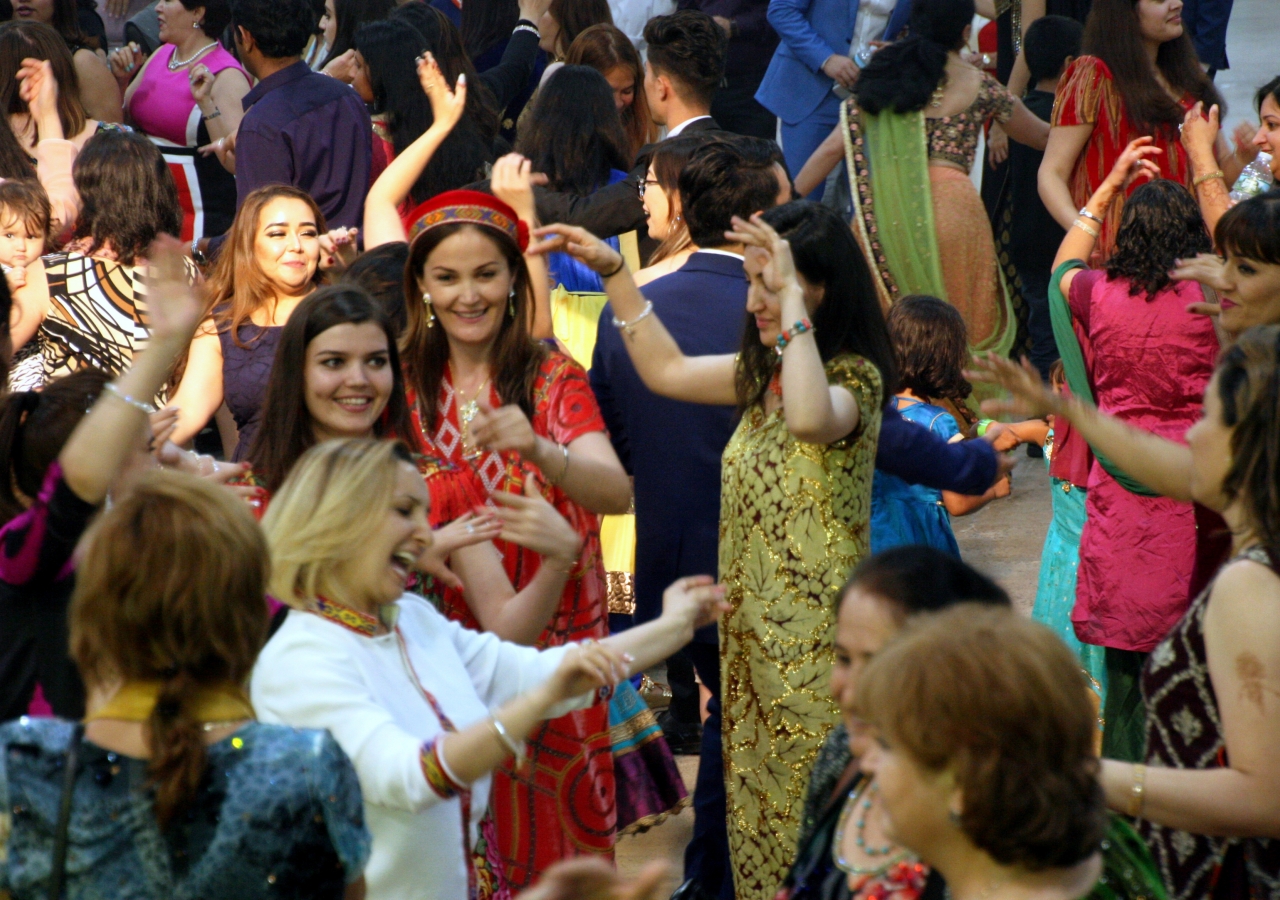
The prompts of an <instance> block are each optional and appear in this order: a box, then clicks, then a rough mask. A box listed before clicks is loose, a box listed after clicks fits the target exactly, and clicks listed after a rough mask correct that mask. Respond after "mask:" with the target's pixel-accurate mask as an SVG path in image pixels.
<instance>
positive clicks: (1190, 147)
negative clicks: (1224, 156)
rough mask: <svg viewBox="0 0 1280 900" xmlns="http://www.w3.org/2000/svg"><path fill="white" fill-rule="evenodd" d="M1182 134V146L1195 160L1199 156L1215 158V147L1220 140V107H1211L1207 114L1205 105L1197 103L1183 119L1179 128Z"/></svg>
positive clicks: (1215, 105)
mask: <svg viewBox="0 0 1280 900" xmlns="http://www.w3.org/2000/svg"><path fill="white" fill-rule="evenodd" d="M1178 131H1179V132H1181V134H1182V146H1184V147H1186V148H1187V153H1189V154H1190V155H1191V157H1192V158H1193V159H1194V158H1196V157H1197V156H1200V157H1202V158H1203V157H1207V158H1209V159H1212V158H1213V145H1214V144H1215V143H1216V142H1217V140H1218V105H1217V104H1216V103H1215V104H1214V105H1213V106H1211V107H1209V112H1208V115H1206V114H1205V109H1204V103H1203V102H1201V103H1197V104H1196V105H1195V106H1193V107H1191V109H1189V110H1187V114H1186V115H1185V116H1183V118H1182V125H1181V126H1180V127H1179V128H1178Z"/></svg>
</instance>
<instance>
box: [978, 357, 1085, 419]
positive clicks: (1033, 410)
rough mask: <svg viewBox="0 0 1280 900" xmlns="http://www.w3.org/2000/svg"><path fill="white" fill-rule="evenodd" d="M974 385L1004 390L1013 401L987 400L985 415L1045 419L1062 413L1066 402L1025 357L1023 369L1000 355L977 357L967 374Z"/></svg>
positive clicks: (983, 404) (983, 410)
mask: <svg viewBox="0 0 1280 900" xmlns="http://www.w3.org/2000/svg"><path fill="white" fill-rule="evenodd" d="M964 374H965V377H966V378H968V379H969V380H970V381H982V382H985V383H987V384H996V385H999V386H1000V387H1002V388H1004V389H1005V390H1006V391H1008V392H1009V393H1010V394H1012V397H1011V398H1009V399H1005V400H984V401H983V402H982V412H983V414H984V415H988V416H991V417H992V418H995V417H996V416H1000V415H1004V414H1011V415H1015V416H1019V417H1021V418H1024V419H1031V418H1040V419H1042V418H1044V417H1045V416H1050V415H1057V414H1059V413H1061V412H1062V407H1063V402H1062V398H1061V397H1059V396H1058V395H1057V394H1055V393H1054V392H1053V391H1051V390H1050V389H1049V387H1048V386H1047V385H1046V384H1045V383H1044V382H1043V381H1041V380H1040V373H1039V372H1037V371H1036V369H1035V367H1034V366H1032V365H1031V363H1030V362H1028V361H1027V359H1026V357H1023V360H1022V365H1021V366H1019V365H1018V364H1017V363H1015V362H1013V360H1010V359H1007V358H1005V357H1003V356H1000V355H999V354H997V353H987V354H985V355H982V356H977V355H975V356H974V357H973V365H972V368H970V369H969V370H968V371H966V372H965V373H964Z"/></svg>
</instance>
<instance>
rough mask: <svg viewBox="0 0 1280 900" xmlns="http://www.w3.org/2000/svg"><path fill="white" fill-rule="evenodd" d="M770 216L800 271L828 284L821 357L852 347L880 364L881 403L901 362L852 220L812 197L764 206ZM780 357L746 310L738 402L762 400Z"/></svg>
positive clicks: (818, 316)
mask: <svg viewBox="0 0 1280 900" xmlns="http://www.w3.org/2000/svg"><path fill="white" fill-rule="evenodd" d="M764 220H765V221H766V222H768V223H769V224H770V225H771V226H773V228H774V229H775V230H776V231H777V232H778V234H780V235H781V236H782V237H784V238H786V239H787V241H788V243H790V244H791V255H792V258H793V259H794V260H795V264H796V271H797V272H799V273H800V274H801V275H803V276H804V278H805V280H806V281H808V282H809V283H810V284H815V285H822V286H823V288H824V289H825V292H824V296H823V300H822V303H821V304H819V306H818V308H817V310H816V311H815V312H814V313H813V331H814V338H815V339H816V340H817V342H818V354H819V356H821V357H822V361H823V362H824V363H825V362H827V361H829V360H831V359H834V358H835V357H837V356H840V355H842V354H846V353H852V354H856V355H858V356H861V357H862V358H863V359H865V360H867V361H868V362H870V363H872V364H873V365H875V367H876V368H877V369H879V370H880V381H881V383H882V385H883V390H884V393H883V395H882V396H880V397H879V398H877V402H878V403H883V402H884V400H885V398H887V397H889V396H891V395H892V394H893V393H894V391H895V389H896V388H897V384H898V375H897V366H896V365H895V364H894V360H893V345H892V344H891V343H890V342H889V329H888V327H887V326H886V325H885V321H884V313H883V312H881V310H880V301H879V299H878V298H877V297H876V290H875V285H874V284H873V283H872V281H871V270H870V269H868V268H867V261H866V258H865V257H864V256H863V255H862V252H861V251H860V250H859V249H858V244H857V242H856V241H854V239H853V232H851V231H850V230H849V224H848V223H847V222H845V221H844V220H843V219H841V218H840V216H839V214H838V213H836V212H835V211H834V210H832V209H831V208H830V207H827V206H823V205H822V204H820V203H814V202H812V201H809V200H796V201H794V202H792V203H787V204H784V205H782V206H775V207H774V208H773V209H770V210H767V211H766V212H765V213H764ZM777 363H778V356H777V354H776V353H775V352H774V350H773V348H772V347H766V346H765V345H764V344H762V343H761V342H760V331H759V329H757V328H756V326H755V319H754V318H753V317H752V316H751V314H750V313H748V314H747V316H746V320H745V322H744V328H743V336H742V353H741V354H740V356H739V359H738V370H737V375H736V381H737V388H738V404H739V406H741V407H742V408H743V409H745V408H747V407H749V406H752V405H754V404H756V403H760V402H761V401H763V399H764V395H765V394H766V393H767V392H768V390H769V380H770V379H771V378H772V377H773V372H774V369H775V367H776V366H777Z"/></svg>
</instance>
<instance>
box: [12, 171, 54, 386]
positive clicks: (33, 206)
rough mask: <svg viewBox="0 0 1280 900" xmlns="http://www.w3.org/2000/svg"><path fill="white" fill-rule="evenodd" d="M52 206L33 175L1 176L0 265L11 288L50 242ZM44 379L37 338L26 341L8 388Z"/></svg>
mask: <svg viewBox="0 0 1280 900" xmlns="http://www.w3.org/2000/svg"><path fill="white" fill-rule="evenodd" d="M50 227H51V209H50V204H49V196H48V194H46V193H45V191H44V188H42V187H41V186H40V182H38V181H35V180H34V179H30V178H13V179H0V269H3V271H4V278H5V280H6V281H7V282H8V286H9V290H10V291H11V292H12V291H17V290H18V289H19V288H21V287H23V286H25V285H26V283H27V266H28V265H29V264H30V263H32V262H35V261H36V260H37V259H39V258H40V257H41V256H43V255H44V252H45V247H46V246H47V245H48V244H49V240H50V234H49V229H50ZM43 381H44V369H43V365H42V363H41V360H40V351H39V347H38V344H37V342H36V341H34V340H32V341H27V343H26V344H25V345H24V346H23V347H21V348H20V349H19V350H18V351H17V352H16V353H15V354H14V356H13V363H12V366H11V367H10V369H9V378H8V384H9V389H10V390H14V391H24V390H30V389H34V388H35V387H37V386H39V385H40V384H42V383H43Z"/></svg>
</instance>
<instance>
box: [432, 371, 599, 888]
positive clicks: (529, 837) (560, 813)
mask: <svg viewBox="0 0 1280 900" xmlns="http://www.w3.org/2000/svg"><path fill="white" fill-rule="evenodd" d="M409 400H410V404H411V408H412V409H413V415H414V422H415V424H416V425H417V426H418V429H419V431H420V432H421V434H422V438H423V441H424V443H425V445H426V446H427V447H428V448H430V449H431V451H432V452H434V453H436V454H438V455H439V456H440V457H441V458H442V459H443V460H445V461H446V462H447V463H450V464H453V465H454V466H457V467H462V468H470V469H471V470H472V471H473V472H474V473H475V475H476V476H477V477H478V479H479V481H480V482H481V484H482V486H483V487H484V488H485V489H486V490H489V491H495V490H499V491H511V492H514V493H519V492H521V491H523V490H524V482H525V479H526V478H527V477H529V476H530V475H533V476H534V477H535V480H536V483H537V485H538V488H539V490H541V491H542V494H543V496H544V497H546V499H547V500H548V501H549V502H550V503H551V504H552V505H553V506H554V507H555V508H556V510H557V511H558V512H559V513H560V514H561V515H562V516H564V517H565V519H566V520H568V522H569V523H570V524H571V525H572V526H573V527H574V529H575V530H576V531H577V532H578V534H580V535H581V536H582V539H583V544H582V554H581V555H580V556H579V558H578V562H577V564H576V565H575V566H574V568H573V570H572V572H571V573H570V577H569V582H568V584H566V585H565V590H564V595H563V596H562V597H561V600H560V606H559V608H558V609H557V610H556V613H555V616H554V618H553V619H552V620H551V623H550V625H548V627H547V628H546V630H545V631H543V633H542V634H541V636H539V638H538V642H537V646H539V647H556V646H560V645H561V644H565V643H567V642H569V641H577V640H582V639H584V638H601V637H605V636H606V635H607V634H608V602H607V589H606V582H605V572H604V562H603V558H602V556H601V553H600V522H599V518H598V517H597V516H596V515H595V514H594V513H592V512H590V511H588V510H587V509H584V508H583V507H582V506H580V505H578V504H577V503H575V502H574V501H573V500H571V499H570V498H569V496H568V495H567V494H566V493H565V492H564V491H562V490H560V489H559V488H558V487H553V486H551V485H549V484H547V479H546V476H545V475H544V474H543V473H542V472H540V471H539V470H538V468H537V466H535V465H533V464H532V463H530V462H528V461H526V460H524V459H522V458H521V457H520V455H519V454H518V453H515V452H513V451H507V452H502V453H497V452H488V453H484V454H483V455H481V456H479V457H477V458H474V459H470V460H468V459H466V458H465V457H464V456H463V453H462V434H461V430H460V428H459V424H458V404H457V402H456V399H455V395H454V390H453V384H452V382H451V381H450V378H449V375H448V373H447V372H446V374H445V378H444V381H443V383H442V384H441V386H440V402H439V406H438V409H439V422H438V424H437V427H436V428H435V429H434V432H433V433H428V432H427V431H426V430H425V429H424V428H423V427H422V426H423V423H422V420H421V417H420V415H419V410H418V404H417V402H416V399H415V398H414V397H413V396H410V398H409ZM488 400H489V402H490V403H491V404H492V405H493V406H495V407H496V406H499V405H501V403H502V398H501V397H499V395H498V393H497V391H496V389H494V388H493V387H492V386H491V387H490V388H489V397H488ZM531 424H532V425H533V430H534V432H535V433H536V434H538V435H541V436H542V437H545V438H547V439H549V440H552V441H555V442H556V443H559V444H568V443H570V442H572V441H573V440H574V439H575V438H578V437H580V436H582V435H584V434H589V433H591V432H595V431H601V432H602V431H604V430H605V426H604V419H603V418H602V417H601V415H600V408H599V406H598V405H597V404H596V399H595V395H594V394H593V393H592V392H591V386H590V383H589V382H588V381H587V374H586V372H585V370H583V368H582V367H581V366H579V365H578V364H577V363H575V362H574V361H573V360H571V359H570V358H569V357H567V356H564V355H563V354H560V353H550V354H549V355H548V357H547V359H546V360H545V361H544V362H543V363H542V366H541V368H540V370H539V373H538V378H537V380H536V381H535V383H534V414H533V421H532V423H531ZM553 474H556V475H558V474H559V472H558V471H557V472H555V473H553ZM494 543H495V544H497V546H498V547H499V549H500V550H502V553H503V561H504V565H505V567H506V570H507V575H508V576H509V577H510V579H511V583H512V584H513V585H515V587H516V589H517V590H520V589H522V588H524V587H525V586H526V585H527V584H528V583H529V582H530V581H531V580H532V579H533V576H534V575H535V574H536V573H537V571H538V566H539V565H540V564H541V559H540V557H539V556H538V555H537V554H536V553H533V552H532V551H529V550H525V549H524V548H523V547H518V546H516V545H514V544H509V543H506V542H504V541H495V542H494ZM442 609H443V611H444V613H445V615H447V616H449V618H451V619H455V620H457V621H459V622H461V623H463V624H464V625H466V626H467V627H468V628H474V629H476V630H477V631H479V630H482V629H481V627H480V623H479V622H478V621H476V619H475V616H474V615H472V613H471V609H470V608H469V607H468V606H467V603H466V600H465V599H464V597H463V596H462V594H461V593H460V592H458V591H455V590H446V591H445V593H444V603H443V607H442ZM490 796H491V808H492V810H493V815H494V819H495V824H496V826H497V849H498V852H499V854H500V855H501V857H502V861H503V864H504V866H505V867H506V874H507V881H508V882H509V883H510V885H511V887H512V889H513V890H518V889H520V888H523V887H526V886H528V885H529V884H530V883H532V882H533V881H534V880H535V879H536V878H537V877H538V875H540V874H541V873H542V872H543V871H545V870H546V869H547V867H548V866H550V865H551V864H552V863H554V862H556V861H558V860H560V859H564V858H565V857H568V856H577V855H581V854H598V855H604V856H612V854H613V843H614V831H615V825H616V820H617V810H616V804H615V790H614V774H613V754H612V751H611V747H610V742H609V709H608V703H607V702H600V703H597V704H596V705H595V706H592V707H591V708H589V709H585V710H579V711H577V712H573V713H570V714H569V715H566V716H561V717H560V718H558V719H553V720H552V721H550V722H547V723H545V724H544V725H543V726H542V727H541V728H540V729H539V730H538V731H536V732H535V733H534V735H533V737H532V738H531V739H530V741H529V762H528V764H527V765H526V766H525V767H524V768H523V769H522V770H521V772H520V773H519V774H517V773H516V772H515V771H514V769H513V768H512V766H511V765H510V764H508V765H506V766H504V767H503V768H501V769H499V770H498V771H496V772H495V773H494V776H493V790H492V793H491V795H490Z"/></svg>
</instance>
